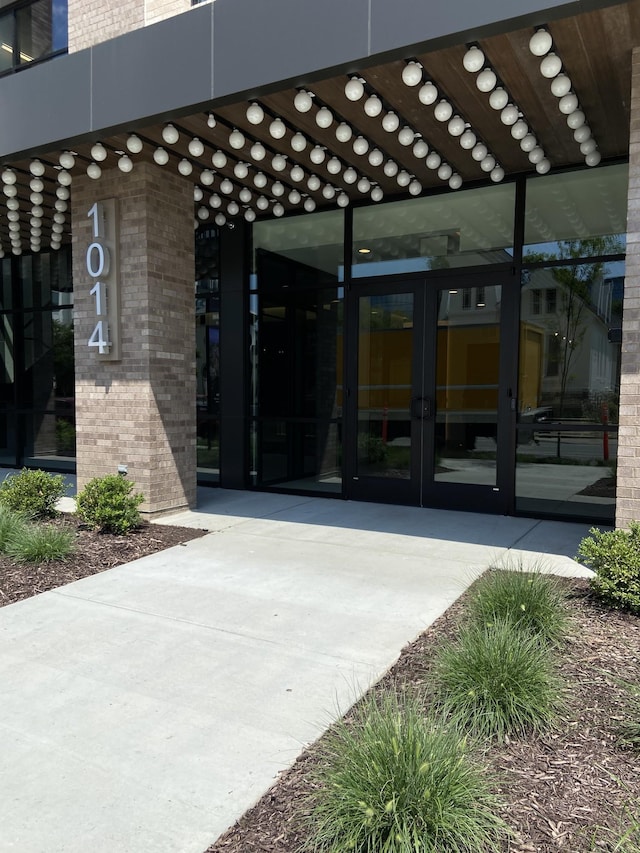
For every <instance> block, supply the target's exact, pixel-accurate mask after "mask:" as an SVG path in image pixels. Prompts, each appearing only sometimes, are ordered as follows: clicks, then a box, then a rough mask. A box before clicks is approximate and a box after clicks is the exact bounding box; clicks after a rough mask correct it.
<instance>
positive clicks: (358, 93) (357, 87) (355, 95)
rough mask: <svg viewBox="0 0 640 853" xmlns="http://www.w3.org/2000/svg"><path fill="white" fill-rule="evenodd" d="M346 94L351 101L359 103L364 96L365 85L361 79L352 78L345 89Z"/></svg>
mask: <svg viewBox="0 0 640 853" xmlns="http://www.w3.org/2000/svg"><path fill="white" fill-rule="evenodd" d="M344 94H345V96H346V97H347V98H348V100H350V101H359V100H360V98H361V97H362V96H363V95H364V85H363V83H362V80H360V78H359V77H352V78H351V80H349V81H348V82H347V84H346V85H345V87H344Z"/></svg>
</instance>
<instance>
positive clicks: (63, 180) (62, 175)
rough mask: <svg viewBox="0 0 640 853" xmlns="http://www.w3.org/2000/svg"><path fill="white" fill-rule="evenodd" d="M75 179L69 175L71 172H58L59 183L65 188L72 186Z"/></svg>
mask: <svg viewBox="0 0 640 853" xmlns="http://www.w3.org/2000/svg"><path fill="white" fill-rule="evenodd" d="M72 180H73V178H72V177H71V175H70V174H69V172H67V171H65V170H64V169H63V170H62V171H61V172H58V183H59V184H60V185H61V186H63V187H69V186H71V182H72Z"/></svg>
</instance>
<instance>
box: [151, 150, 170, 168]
mask: <svg viewBox="0 0 640 853" xmlns="http://www.w3.org/2000/svg"><path fill="white" fill-rule="evenodd" d="M153 159H154V160H155V162H156V163H157V164H158V166H166V165H167V163H168V162H169V154H168V153H167V152H166V151H165V149H164V148H156V150H155V151H154V152H153Z"/></svg>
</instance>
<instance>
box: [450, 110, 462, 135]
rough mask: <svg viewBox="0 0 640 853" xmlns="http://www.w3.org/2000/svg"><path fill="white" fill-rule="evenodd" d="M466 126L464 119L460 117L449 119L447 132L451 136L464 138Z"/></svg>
mask: <svg viewBox="0 0 640 853" xmlns="http://www.w3.org/2000/svg"><path fill="white" fill-rule="evenodd" d="M465 126H466V125H465V121H464V119H463V118H462V117H461V116H459V115H455V116H453V118H451V119H449V124H448V125H447V130H448V131H449V134H450V135H451V136H462V134H463V133H464V130H465Z"/></svg>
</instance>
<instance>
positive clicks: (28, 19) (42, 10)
mask: <svg viewBox="0 0 640 853" xmlns="http://www.w3.org/2000/svg"><path fill="white" fill-rule="evenodd" d="M67 18H68V15H67V0H33V2H30V3H28V2H27V3H22V4H20V5H18V6H16V7H15V8H12V9H11V10H10V11H6V12H0V73H2V72H3V71H11V70H14V69H16V68H20V67H22V66H25V65H29V64H30V63H32V62H36V61H37V60H39V59H46V58H47V57H50V56H54V55H56V54H57V53H62V52H64V51H66V49H67V45H68V20H67Z"/></svg>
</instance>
